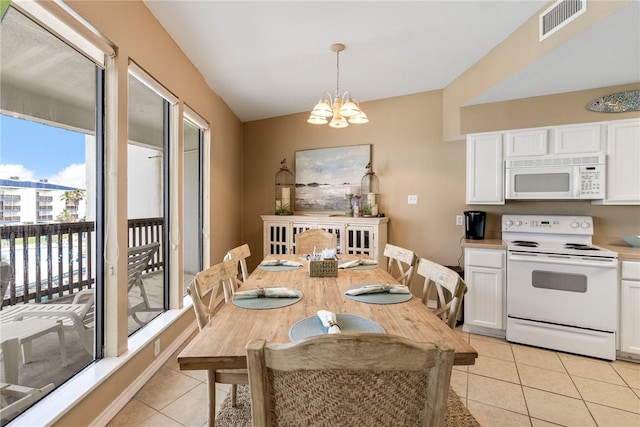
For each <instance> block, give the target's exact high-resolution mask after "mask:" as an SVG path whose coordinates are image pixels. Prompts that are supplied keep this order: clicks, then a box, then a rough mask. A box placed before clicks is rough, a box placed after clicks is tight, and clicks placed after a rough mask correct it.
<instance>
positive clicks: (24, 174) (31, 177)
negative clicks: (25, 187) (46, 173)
mask: <svg viewBox="0 0 640 427" xmlns="http://www.w3.org/2000/svg"><path fill="white" fill-rule="evenodd" d="M12 176H17V177H18V178H20V179H21V180H22V181H35V179H36V178H35V174H34V173H33V171H30V170H29V169H27V168H25V167H24V166H23V165H3V164H0V179H9V178H10V177H12Z"/></svg>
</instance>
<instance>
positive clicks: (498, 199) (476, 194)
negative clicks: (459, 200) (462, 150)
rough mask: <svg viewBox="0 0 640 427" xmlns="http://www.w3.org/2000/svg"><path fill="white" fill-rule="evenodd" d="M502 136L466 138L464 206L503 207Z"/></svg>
mask: <svg viewBox="0 0 640 427" xmlns="http://www.w3.org/2000/svg"><path fill="white" fill-rule="evenodd" d="M503 161H504V156H503V147H502V133H484V134H474V135H468V136H467V204H479V205H504V165H503Z"/></svg>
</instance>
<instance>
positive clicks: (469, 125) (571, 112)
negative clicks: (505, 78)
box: [460, 83, 640, 134]
mask: <svg viewBox="0 0 640 427" xmlns="http://www.w3.org/2000/svg"><path fill="white" fill-rule="evenodd" d="M639 89H640V83H635V84H630V85H623V86H613V87H606V88H598V89H591V90H582V91H576V92H566V93H562V94H556V95H547V96H537V97H534V98H525V99H516V100H513V101H505V102H493V103H488V104H481V105H473V106H469V107H463V108H462V109H461V116H460V117H461V123H462V124H461V126H462V127H461V129H462V132H463V133H464V134H468V133H476V132H491V131H498V130H509V129H526V128H530V127H540V126H553V125H563V124H571V123H589V122H603V121H609V120H622V119H630V118H634V117H640V112H638V111H629V112H627V113H615V114H612V113H599V112H595V111H590V110H587V108H586V106H587V104H588V103H589V102H591V101H593V100H595V99H597V98H600V97H601V96H604V95H609V94H611V93H616V92H622V91H626V90H639Z"/></svg>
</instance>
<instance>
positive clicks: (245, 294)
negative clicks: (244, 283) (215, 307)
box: [233, 287, 300, 299]
mask: <svg viewBox="0 0 640 427" xmlns="http://www.w3.org/2000/svg"><path fill="white" fill-rule="evenodd" d="M299 296H300V295H298V293H297V292H295V291H294V290H293V289H289V288H278V287H273V288H256V289H249V290H246V291H237V292H236V293H235V294H234V295H233V297H234V298H240V299H245V298H260V297H263V298H298V297H299Z"/></svg>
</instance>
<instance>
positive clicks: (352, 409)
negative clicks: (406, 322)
mask: <svg viewBox="0 0 640 427" xmlns="http://www.w3.org/2000/svg"><path fill="white" fill-rule="evenodd" d="M452 365H453V346H452V345H451V344H449V343H447V342H437V343H433V342H432V343H428V342H414V341H410V340H408V339H406V338H402V337H398V336H393V335H385V334H371V333H366V334H327V335H317V336H314V337H311V338H306V339H302V340H299V341H294V342H291V343H286V344H273V343H267V342H266V341H265V340H263V339H252V340H251V341H249V343H248V344H247V367H248V369H249V389H250V392H251V411H252V419H253V425H254V426H255V427H266V426H269V427H270V426H279V425H299V426H308V425H327V426H334V425H336V426H337V425H343V426H347V425H348V426H381V425H384V426H443V425H444V415H445V411H446V407H447V397H448V394H449V381H450V378H451V368H452ZM408 397H410V398H408Z"/></svg>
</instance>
